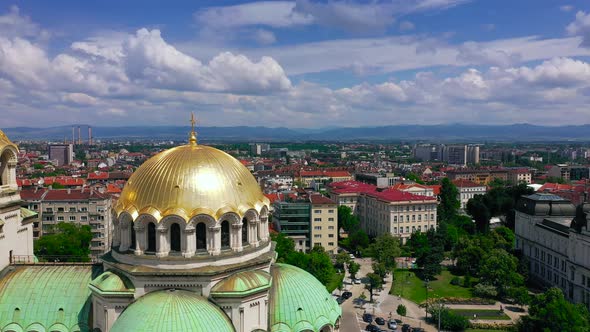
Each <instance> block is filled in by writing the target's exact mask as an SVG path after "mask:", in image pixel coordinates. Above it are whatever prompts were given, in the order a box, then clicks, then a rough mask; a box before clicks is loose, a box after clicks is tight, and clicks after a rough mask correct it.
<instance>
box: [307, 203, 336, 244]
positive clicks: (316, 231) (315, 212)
mask: <svg viewBox="0 0 590 332" xmlns="http://www.w3.org/2000/svg"><path fill="white" fill-rule="evenodd" d="M309 201H310V202H311V216H310V223H311V225H310V227H309V229H310V233H311V234H310V239H311V243H312V244H313V245H312V248H313V247H315V246H317V245H319V246H322V247H324V249H325V250H326V251H327V252H329V253H332V254H336V253H338V206H337V205H336V202H334V201H333V200H331V199H329V198H327V197H324V196H322V195H316V194H313V195H310V196H309Z"/></svg>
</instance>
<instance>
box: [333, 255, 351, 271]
mask: <svg viewBox="0 0 590 332" xmlns="http://www.w3.org/2000/svg"><path fill="white" fill-rule="evenodd" d="M348 263H350V256H349V255H348V254H347V253H346V252H344V251H343V252H339V253H338V254H337V255H336V264H334V267H335V268H337V269H339V270H344V265H346V264H348Z"/></svg>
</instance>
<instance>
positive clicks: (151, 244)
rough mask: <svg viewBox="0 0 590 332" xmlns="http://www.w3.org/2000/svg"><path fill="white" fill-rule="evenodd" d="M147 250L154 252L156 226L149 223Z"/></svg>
mask: <svg viewBox="0 0 590 332" xmlns="http://www.w3.org/2000/svg"><path fill="white" fill-rule="evenodd" d="M147 242H148V243H147V250H146V251H149V252H156V224H154V223H153V222H150V223H149V224H148V229H147Z"/></svg>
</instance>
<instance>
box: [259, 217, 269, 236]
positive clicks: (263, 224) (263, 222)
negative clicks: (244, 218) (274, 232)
mask: <svg viewBox="0 0 590 332" xmlns="http://www.w3.org/2000/svg"><path fill="white" fill-rule="evenodd" d="M259 231H260V241H263V242H266V241H268V216H261V217H260V230H259Z"/></svg>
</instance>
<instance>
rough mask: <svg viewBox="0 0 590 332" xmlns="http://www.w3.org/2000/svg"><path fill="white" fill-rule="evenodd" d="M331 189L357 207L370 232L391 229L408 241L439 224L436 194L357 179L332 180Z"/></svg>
mask: <svg viewBox="0 0 590 332" xmlns="http://www.w3.org/2000/svg"><path fill="white" fill-rule="evenodd" d="M328 193H329V196H330V198H332V200H334V201H335V202H336V203H337V204H338V205H346V206H349V207H351V208H353V211H354V213H355V214H356V215H358V216H359V219H360V223H361V228H362V229H363V230H365V231H366V232H367V234H369V235H370V236H378V235H380V234H383V233H385V232H389V233H391V234H392V235H394V236H398V237H399V238H400V240H401V241H402V242H404V243H405V242H406V241H407V239H408V238H410V236H411V235H412V233H414V232H417V231H421V232H425V231H427V230H429V229H435V228H436V227H437V222H436V217H437V215H436V207H437V204H438V201H437V199H436V197H433V196H421V195H414V194H412V193H409V192H403V191H400V190H397V189H393V188H390V189H385V190H379V188H377V187H376V186H373V185H369V184H365V183H361V182H357V181H345V182H335V183H331V184H330V185H329V186H328Z"/></svg>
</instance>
